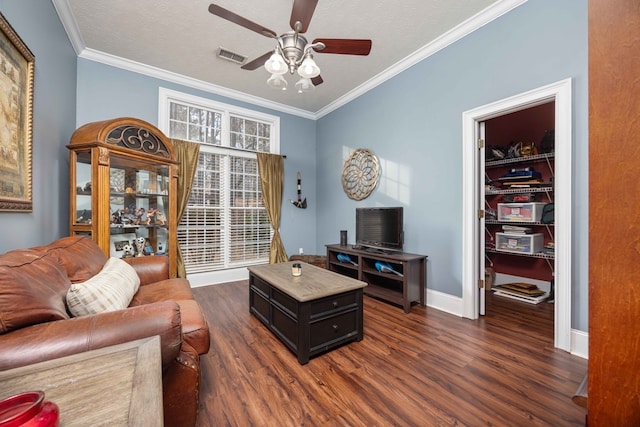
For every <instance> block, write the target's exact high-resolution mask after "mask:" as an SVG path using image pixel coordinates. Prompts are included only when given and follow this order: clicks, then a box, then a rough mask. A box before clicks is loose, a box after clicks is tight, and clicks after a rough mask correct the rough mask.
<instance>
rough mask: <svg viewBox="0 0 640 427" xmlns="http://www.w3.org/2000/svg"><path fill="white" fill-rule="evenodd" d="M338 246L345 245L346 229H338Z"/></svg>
mask: <svg viewBox="0 0 640 427" xmlns="http://www.w3.org/2000/svg"><path fill="white" fill-rule="evenodd" d="M340 246H347V230H340Z"/></svg>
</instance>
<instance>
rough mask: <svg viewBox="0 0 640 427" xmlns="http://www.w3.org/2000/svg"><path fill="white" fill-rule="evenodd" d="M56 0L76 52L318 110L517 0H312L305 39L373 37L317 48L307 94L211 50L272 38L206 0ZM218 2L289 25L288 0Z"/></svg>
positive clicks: (251, 50)
mask: <svg viewBox="0 0 640 427" xmlns="http://www.w3.org/2000/svg"><path fill="white" fill-rule="evenodd" d="M53 1H54V5H55V6H56V9H57V10H58V14H59V15H60V17H61V19H62V21H63V24H64V26H65V28H66V29H67V32H68V33H69V34H70V39H71V40H72V43H73V44H74V48H75V49H76V51H77V52H78V54H79V56H81V57H87V58H90V59H93V60H98V61H103V62H107V63H109V62H112V61H114V60H117V61H121V62H123V63H125V64H133V65H135V67H133V66H132V68H136V69H138V68H144V67H142V66H139V64H144V66H149V67H150V68H152V69H154V70H155V71H161V72H162V71H166V72H169V73H172V75H179V76H184V77H186V78H189V79H194V81H198V82H201V83H202V84H204V85H211V88H212V90H213V91H216V89H217V88H218V87H222V88H225V90H231V91H232V93H235V92H238V93H239V94H240V95H242V96H244V95H247V96H248V97H249V98H250V100H251V99H253V100H258V101H259V102H257V103H258V104H263V105H275V106H276V107H277V108H278V106H279V107H280V109H284V110H286V109H287V108H290V109H291V110H292V111H300V112H302V113H309V114H311V115H318V114H322V111H323V110H324V111H327V110H330V109H332V107H335V106H336V105H339V104H340V103H341V101H344V100H345V99H348V98H352V97H354V96H356V95H357V94H358V93H362V92H363V91H365V90H367V88H370V87H372V86H374V85H375V84H376V82H379V81H380V80H383V79H384V78H388V77H389V76H391V75H392V74H393V73H392V70H393V69H394V67H395V68H398V64H402V63H403V62H407V58H410V57H412V56H413V57H415V56H416V53H417V52H419V51H421V50H423V51H424V50H425V47H428V46H435V47H438V43H440V45H442V44H444V43H449V42H450V41H454V40H455V38H456V37H460V36H462V35H464V34H466V33H468V32H469V31H472V30H473V29H475V28H477V27H478V26H480V25H483V24H485V23H486V22H488V21H489V20H491V19H494V18H495V17H497V16H499V15H500V14H502V13H504V12H506V11H508V10H510V9H511V8H513V7H515V6H517V5H518V4H520V3H522V2H523V1H524V0H499V1H496V0H402V1H399V2H396V1H372V0H349V1H344V0H319V1H318V5H317V7H316V10H315V13H314V15H313V18H312V19H311V23H310V25H309V30H308V31H307V33H306V34H305V36H306V37H307V39H308V40H313V39H314V38H364V39H371V40H372V41H373V46H372V49H371V53H370V54H369V56H351V55H334V54H322V53H317V54H315V59H316V62H317V63H318V65H319V66H320V68H321V70H322V78H323V80H324V83H323V84H321V85H319V86H318V87H317V88H316V89H315V90H314V91H313V92H310V93H304V94H299V93H297V92H296V91H295V90H293V85H294V84H295V82H296V81H297V79H296V78H295V76H288V78H287V80H288V81H289V90H287V91H277V90H273V89H271V88H269V87H268V86H267V85H266V80H267V78H268V77H269V74H268V73H267V72H266V71H265V70H264V68H263V67H261V68H259V69H257V70H254V71H246V70H242V69H240V65H238V64H235V63H232V62H228V61H225V60H222V59H219V58H217V57H216V51H217V50H218V48H219V47H224V48H225V49H228V50H230V51H233V52H235V53H238V54H240V55H243V56H246V57H247V58H248V61H250V60H252V59H254V58H256V57H258V56H260V55H262V54H264V53H266V52H268V51H270V50H273V47H274V40H273V39H270V38H267V37H264V36H261V35H260V34H257V33H255V32H252V31H250V30H247V29H245V28H243V27H240V26H238V25H236V24H233V23H231V22H228V21H226V20H224V19H222V18H220V17H217V16H214V15H212V14H211V13H209V12H208V7H209V4H210V3H211V1H210V0H190V1H188V2H185V1H175V0H135V1H131V0H110V1H103V0H53ZM215 3H216V4H218V5H220V6H222V7H224V8H226V9H229V10H231V11H233V12H235V13H237V14H239V15H242V16H244V17H245V18H247V19H249V20H252V21H254V22H257V23H259V24H261V25H263V26H264V27H267V28H269V29H271V30H273V31H275V32H276V33H277V34H282V33H284V32H287V31H290V27H289V17H290V15H291V8H292V1H291V0H245V1H234V0H219V1H216V2H215ZM443 40H446V42H445V41H443ZM440 47H443V46H440ZM114 58H116V59H114ZM123 60H124V61H123ZM222 92H223V93H224V90H223V91H222ZM254 97H255V98H254Z"/></svg>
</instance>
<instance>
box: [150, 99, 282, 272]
mask: <svg viewBox="0 0 640 427" xmlns="http://www.w3.org/2000/svg"><path fill="white" fill-rule="evenodd" d="M159 111H160V114H159V115H160V120H159V123H160V126H161V128H162V127H164V129H168V130H166V131H165V132H166V134H167V135H168V136H169V137H170V138H177V139H184V140H188V141H193V142H198V143H200V144H201V146H200V157H199V161H198V167H197V171H196V175H195V178H194V182H193V186H192V189H191V195H190V197H189V202H188V206H187V209H186V211H185V213H184V215H183V217H182V220H181V222H180V224H178V241H179V242H180V248H181V250H182V255H183V257H184V261H185V267H186V270H187V274H193V273H204V272H212V271H219V270H227V269H233V268H239V267H244V266H247V265H251V264H256V263H262V262H266V261H268V260H269V248H270V245H271V237H272V234H273V233H272V230H271V225H270V224H269V218H268V216H267V212H266V210H265V209H264V204H263V200H262V193H261V189H260V179H259V176H258V162H257V160H256V153H257V152H267V153H277V152H278V151H279V140H278V135H279V119H278V117H275V116H270V115H265V114H262V113H258V112H255V111H250V110H245V109H241V108H238V107H234V106H231V105H226V104H221V103H218V102H214V101H211V100H208V99H203V98H196V97H193V96H189V95H186V94H182V93H178V92H172V91H168V90H164V89H161V91H160V110H159Z"/></svg>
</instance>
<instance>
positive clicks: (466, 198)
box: [462, 78, 573, 351]
mask: <svg viewBox="0 0 640 427" xmlns="http://www.w3.org/2000/svg"><path fill="white" fill-rule="evenodd" d="M571 89H572V79H570V78H569V79H565V80H561V81H559V82H556V83H552V84H550V85H547V86H543V87H540V88H537V89H533V90H531V91H528V92H524V93H521V94H518V95H514V96H512V97H509V98H505V99H501V100H498V101H495V102H492V103H490V104H486V105H483V106H480V107H477V108H474V109H472V110H468V111H465V112H464V113H463V114H462V144H463V147H462V157H463V165H462V182H463V189H462V305H463V307H462V310H463V313H462V315H463V317H466V318H469V319H477V318H478V316H479V298H480V292H479V288H478V281H479V280H480V279H484V275H483V276H482V277H480V268H479V266H480V262H479V260H480V257H481V256H482V257H484V250H481V247H480V242H479V240H480V239H479V237H478V236H479V232H480V231H482V230H480V224H481V221H480V220H479V218H478V210H479V209H483V208H484V205H480V202H481V201H480V200H479V199H480V198H479V194H480V191H478V189H479V188H480V187H479V186H481V185H484V178H483V177H484V171H480V170H478V169H479V168H480V166H481V165H480V164H479V163H480V162H478V160H477V159H478V141H477V137H478V135H477V129H478V124H479V122H483V121H486V120H488V119H491V118H494V117H497V116H501V115H504V114H509V113H512V112H516V111H520V110H523V109H526V108H529V107H533V106H536V105H540V104H544V103H547V102H550V101H555V157H554V162H555V174H554V205H555V206H554V208H555V209H554V211H555V212H554V213H555V218H554V219H555V250H556V252H555V253H556V256H555V257H554V283H555V303H554V308H555V314H554V345H555V347H557V348H560V349H562V350H565V351H571V283H572V281H571V275H572V272H571V258H572V254H573V252H572V248H571V245H572V242H571V230H572V213H571V205H572V183H571V180H572V167H571V162H572V158H571V157H572V156H571V153H572V145H573V141H572V91H571ZM482 166H484V165H482ZM481 178H482V179H481Z"/></svg>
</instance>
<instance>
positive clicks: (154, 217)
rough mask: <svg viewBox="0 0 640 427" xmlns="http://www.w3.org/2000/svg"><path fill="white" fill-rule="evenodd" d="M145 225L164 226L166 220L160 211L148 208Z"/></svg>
mask: <svg viewBox="0 0 640 427" xmlns="http://www.w3.org/2000/svg"><path fill="white" fill-rule="evenodd" d="M147 224H156V225H166V224H167V218H166V217H165V216H164V213H163V212H162V211H161V210H160V209H155V208H149V210H148V211H147Z"/></svg>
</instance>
